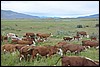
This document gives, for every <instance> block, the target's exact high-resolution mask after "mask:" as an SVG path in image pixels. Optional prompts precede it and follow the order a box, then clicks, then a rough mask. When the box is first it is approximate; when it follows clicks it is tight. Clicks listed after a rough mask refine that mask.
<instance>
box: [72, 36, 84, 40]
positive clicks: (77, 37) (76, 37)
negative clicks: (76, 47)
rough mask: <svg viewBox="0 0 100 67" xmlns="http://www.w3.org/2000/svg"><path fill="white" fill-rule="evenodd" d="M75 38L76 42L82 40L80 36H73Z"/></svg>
mask: <svg viewBox="0 0 100 67" xmlns="http://www.w3.org/2000/svg"><path fill="white" fill-rule="evenodd" d="M73 37H74V40H75V39H77V40H78V41H79V39H80V36H73ZM81 39H82V38H81Z"/></svg>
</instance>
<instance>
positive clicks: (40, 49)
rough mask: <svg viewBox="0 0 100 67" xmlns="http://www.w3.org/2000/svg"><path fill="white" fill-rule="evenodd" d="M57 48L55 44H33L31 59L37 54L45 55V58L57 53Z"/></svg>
mask: <svg viewBox="0 0 100 67" xmlns="http://www.w3.org/2000/svg"><path fill="white" fill-rule="evenodd" d="M59 52H60V51H59V48H57V47H56V46H35V47H34V49H33V54H32V56H31V60H32V59H33V58H34V57H35V56H36V55H37V54H38V55H41V56H45V57H46V58H47V57H48V56H49V57H51V56H52V55H54V54H56V53H58V54H61V53H59Z"/></svg>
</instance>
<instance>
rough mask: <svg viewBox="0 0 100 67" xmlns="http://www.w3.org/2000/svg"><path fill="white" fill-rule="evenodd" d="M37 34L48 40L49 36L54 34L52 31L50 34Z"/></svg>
mask: <svg viewBox="0 0 100 67" xmlns="http://www.w3.org/2000/svg"><path fill="white" fill-rule="evenodd" d="M36 36H37V37H38V38H40V39H44V40H47V38H48V37H50V36H53V35H52V33H50V34H41V33H37V34H36Z"/></svg>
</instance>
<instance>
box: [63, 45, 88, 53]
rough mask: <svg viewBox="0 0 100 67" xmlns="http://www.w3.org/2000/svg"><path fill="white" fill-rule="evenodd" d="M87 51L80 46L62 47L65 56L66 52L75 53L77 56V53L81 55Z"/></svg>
mask: <svg viewBox="0 0 100 67" xmlns="http://www.w3.org/2000/svg"><path fill="white" fill-rule="evenodd" d="M85 49H86V47H85V46H81V45H78V44H67V45H63V47H62V50H63V54H66V52H68V51H70V52H75V54H76V53H79V52H81V51H83V50H85Z"/></svg>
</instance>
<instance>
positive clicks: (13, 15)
mask: <svg viewBox="0 0 100 67" xmlns="http://www.w3.org/2000/svg"><path fill="white" fill-rule="evenodd" d="M21 18H25V19H26V18H39V17H38V16H31V15H27V14H23V13H18V12H13V11H11V10H1V19H21Z"/></svg>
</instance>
